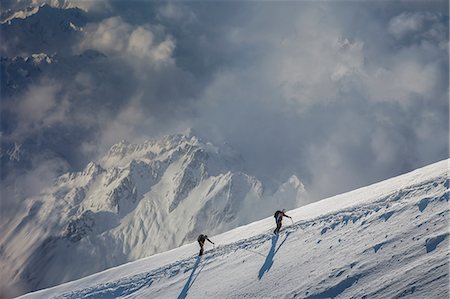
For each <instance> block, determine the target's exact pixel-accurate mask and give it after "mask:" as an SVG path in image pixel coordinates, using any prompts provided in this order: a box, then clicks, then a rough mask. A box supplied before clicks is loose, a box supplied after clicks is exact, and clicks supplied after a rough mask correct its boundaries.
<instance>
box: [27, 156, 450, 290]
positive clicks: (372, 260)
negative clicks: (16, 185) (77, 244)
mask: <svg viewBox="0 0 450 299" xmlns="http://www.w3.org/2000/svg"><path fill="white" fill-rule="evenodd" d="M449 162H450V160H444V161H441V162H438V163H435V164H432V165H429V166H426V167H424V168H421V169H417V170H415V171H413V172H410V173H407V174H405V175H402V176H399V177H395V178H392V179H389V180H386V181H383V182H380V183H377V184H374V185H370V186H368V187H364V188H361V189H357V190H355V191H352V192H348V193H345V194H341V195H338V196H334V197H331V198H328V199H325V200H322V201H320V202H316V203H313V204H309V205H307V206H304V207H301V208H298V209H295V210H292V211H288V215H291V216H292V217H293V219H294V221H295V223H293V224H292V225H289V224H290V223H289V220H288V221H287V222H286V221H285V222H284V224H285V227H284V228H283V229H282V231H281V233H280V235H279V236H274V235H273V234H272V233H271V230H272V229H273V228H274V223H273V222H274V221H273V217H268V218H266V219H263V220H261V221H257V222H254V223H252V224H249V225H246V226H242V227H239V228H236V229H233V230H231V231H229V232H226V233H223V234H221V235H217V236H210V238H211V239H212V241H214V242H215V243H216V246H215V248H212V246H210V244H208V245H207V246H208V247H207V251H206V253H205V255H204V256H203V257H202V258H199V257H197V256H196V255H197V250H198V246H197V244H196V243H192V244H188V245H184V246H182V247H179V248H177V249H173V250H171V251H168V252H165V253H161V254H156V255H154V256H150V257H148V258H144V259H141V260H138V261H134V262H131V263H128V264H125V265H122V266H118V267H115V268H112V269H109V270H105V271H103V272H100V273H97V274H94V275H91V276H88V277H85V278H83V279H79V280H76V281H73V282H69V283H66V284H63V285H60V286H56V287H53V288H50V289H45V290H41V291H38V292H34V293H30V294H27V295H25V296H22V297H21V298H54V297H58V298H113V297H116V298H326V297H336V296H337V297H345V298H400V297H414V298H448V296H449V287H448V283H449V226H448V224H449V223H448V220H449V203H448V201H449V191H448V189H449V178H448V169H449Z"/></svg>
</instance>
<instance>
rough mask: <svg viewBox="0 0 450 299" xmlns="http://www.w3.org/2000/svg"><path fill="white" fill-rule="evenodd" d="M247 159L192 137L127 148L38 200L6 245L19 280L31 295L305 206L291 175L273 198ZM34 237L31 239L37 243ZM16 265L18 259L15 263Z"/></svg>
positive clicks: (10, 230)
mask: <svg viewBox="0 0 450 299" xmlns="http://www.w3.org/2000/svg"><path fill="white" fill-rule="evenodd" d="M241 162H242V161H241V160H240V158H239V156H238V155H237V154H236V153H234V152H233V151H232V150H229V149H219V148H217V147H215V146H213V145H212V144H210V143H208V142H204V141H201V140H199V139H198V138H197V137H195V136H193V135H190V134H189V135H184V134H176V135H171V136H165V137H163V138H161V139H155V140H149V141H146V142H144V143H142V144H130V143H127V142H125V141H123V142H120V143H118V144H116V145H114V146H112V147H111V149H110V150H109V152H108V153H107V154H106V155H105V156H104V157H103V158H101V159H99V161H97V162H91V163H89V164H88V165H87V166H86V167H85V169H83V170H81V171H79V172H73V173H66V174H64V175H62V176H60V177H59V178H58V179H57V180H56V181H55V183H54V185H53V186H52V187H51V188H48V189H46V190H43V191H42V192H41V194H39V195H36V196H35V197H32V198H29V199H28V200H27V202H26V205H27V209H25V210H24V211H23V212H22V214H20V215H19V216H18V217H17V219H15V221H13V222H12V223H10V224H9V226H8V227H7V229H6V234H5V237H3V238H0V241H1V245H2V246H3V247H2V248H3V250H4V254H3V255H1V256H0V258H1V259H2V260H6V261H7V262H8V263H6V262H5V265H6V267H7V269H8V271H7V272H8V273H12V274H11V275H12V276H13V277H12V278H11V280H12V281H13V282H20V283H22V284H23V285H25V286H26V287H27V290H28V291H32V290H36V289H40V288H45V287H50V286H53V285H57V284H60V283H63V282H66V281H69V280H73V279H77V278H80V277H83V276H86V275H89V274H92V273H95V272H98V271H102V270H104V269H107V268H110V267H114V266H117V265H120V264H123V263H125V262H129V261H133V260H136V259H139V258H143V257H146V256H149V255H152V254H155V253H158V252H163V251H167V250H170V249H172V248H176V247H178V246H181V245H183V244H186V243H188V242H192V241H193V240H195V239H196V238H197V236H198V235H199V234H200V233H203V232H205V233H208V234H217V233H221V232H224V231H227V230H230V229H232V228H235V227H238V226H240V225H243V224H247V223H250V222H252V221H255V220H258V219H261V218H263V217H265V216H267V215H270V214H272V213H273V212H272V211H273V209H274V208H276V207H277V206H278V205H282V206H283V207H286V208H294V207H297V206H299V205H300V204H301V201H305V199H306V192H305V189H304V187H303V184H301V182H300V181H299V180H298V179H297V178H296V177H293V178H291V179H290V180H289V181H288V182H287V183H285V184H283V185H282V187H280V190H278V191H277V192H276V193H275V194H274V195H272V194H264V192H263V190H264V188H263V186H262V183H261V182H260V181H259V180H258V179H257V178H255V177H252V176H249V175H247V174H245V173H244V172H242V169H243V166H242V163H241ZM29 234H32V235H33V237H32V238H28V236H29ZM13 261H14V262H13Z"/></svg>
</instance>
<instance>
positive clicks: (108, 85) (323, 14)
mask: <svg viewBox="0 0 450 299" xmlns="http://www.w3.org/2000/svg"><path fill="white" fill-rule="evenodd" d="M95 3H96V2H83V5H87V6H89V5H91V4H92V5H94V4H95ZM105 5H106V6H104V7H103V8H102V9H99V10H100V11H101V13H99V12H98V11H99V10H96V11H90V10H89V9H88V10H87V11H88V12H87V13H86V15H87V19H88V22H89V23H88V24H86V25H83V26H82V27H83V30H82V31H77V32H76V33H75V35H73V36H67V39H68V40H67V41H66V42H65V43H64V44H67V45H70V46H71V47H72V48H71V49H72V50H73V51H62V53H58V54H59V55H57V56H55V63H53V64H49V65H46V66H44V65H43V64H40V65H39V66H37V67H39V68H40V70H41V71H42V73H43V74H44V75H36V76H38V77H39V80H37V79H36V77H33V76H35V74H40V73H39V72H35V73H31V76H30V78H29V79H27V80H28V81H27V80H25V79H24V80H22V79H21V80H22V81H20V82H19V81H17V82H19V83H21V84H22V82H25V81H26V82H28V83H26V84H28V85H26V84H25V83H23V84H25V86H26V88H25V89H23V86H22V85H20V84H18V86H19V85H20V86H21V89H20V91H16V90H15V91H12V90H13V88H12V87H10V89H8V90H11V92H12V93H15V95H14V98H15V99H18V100H17V101H16V102H15V104H12V101H10V100H11V99H12V98H10V97H9V96H8V97H3V99H2V101H4V103H6V106H4V107H7V109H5V110H8V111H13V115H7V117H6V118H5V117H3V122H2V132H3V134H2V136H3V137H4V139H5V140H8V142H10V143H11V144H12V143H13V142H14V141H15V140H14V138H12V137H13V136H16V135H15V134H18V133H19V132H26V133H27V134H25V135H23V136H24V137H26V138H23V139H24V140H26V142H25V143H24V145H23V148H24V149H25V150H28V151H39V150H44V149H45V150H47V151H48V152H51V153H64V159H65V161H66V162H67V164H68V165H70V168H71V169H79V168H80V167H82V166H83V163H86V162H87V161H88V160H90V159H95V158H96V157H98V155H101V154H102V153H103V152H104V151H105V149H106V148H107V147H108V146H110V145H111V144H113V143H115V142H118V141H120V140H121V139H129V140H130V141H139V140H142V139H143V138H146V137H152V136H160V135H162V134H167V133H172V132H175V131H181V130H183V129H185V128H186V127H193V128H194V130H195V131H196V132H198V133H199V134H200V135H203V137H206V138H208V139H211V140H212V141H214V142H217V143H218V144H221V143H222V142H227V143H228V144H229V145H231V146H232V147H234V148H235V149H236V150H238V151H239V152H240V153H242V155H243V157H244V159H245V160H246V161H247V164H248V165H247V166H248V172H250V173H251V174H254V175H256V176H258V177H260V178H263V179H264V181H265V182H266V183H269V184H273V185H277V183H279V182H280V181H284V180H286V179H287V178H288V177H290V176H291V175H292V174H293V173H294V174H296V175H298V176H299V177H300V178H301V179H302V180H304V181H305V185H306V187H307V188H308V190H309V191H310V192H311V193H312V194H314V195H315V196H316V198H320V197H323V196H326V195H331V194H334V193H338V192H343V191H345V190H349V189H352V188H356V187H358V186H361V185H364V184H368V183H371V182H374V181H377V180H381V179H385V178H388V177H391V176H394V175H397V174H400V173H402V172H405V171H408V170H411V169H413V168H415V167H419V166H421V165H424V164H427V163H431V162H434V161H437V160H439V159H444V158H446V157H447V156H448V142H447V139H448V28H447V27H448V26H447V23H446V22H447V21H446V20H448V3H444V2H442V3H436V2H433V3H430V4H425V3H410V2H408V4H404V3H400V2H399V3H390V2H380V3H374V2H370V3H353V2H352V3H349V2H336V3H331V2H321V3H316V2H283V3H278V2H277V3H272V2H248V3H247V2H239V3H237V2H230V3H224V2H221V3H209V2H189V3H184V2H183V3H179V2H172V3H156V2H132V3H126V4H125V3H123V2H117V1H112V2H107V3H106V4H105ZM52 13H56V12H52ZM446 18H447V19H446ZM44 45H45V44H44ZM39 47H42V44H39ZM61 47H62V46H61ZM30 49H34V48H32V47H31V46H30ZM39 49H41V48H39ZM30 51H31V50H30ZM8 63H11V64H14V63H16V64H18V62H12V60H11V61H10V62H8ZM24 63H25V62H24ZM20 67H21V68H23V69H26V70H28V68H24V67H23V65H22V66H20ZM11 68H12V67H10V66H8V67H5V68H3V69H2V72H4V71H5V72H6V70H8V71H9V70H11ZM2 74H3V73H2ZM8 74H9V73H8ZM42 77H45V78H47V79H45V80H44V79H42ZM25 78H28V77H25ZM11 82H12V81H11ZM17 82H14V83H17ZM2 84H3V83H2ZM11 86H13V85H11ZM2 87H3V85H2ZM2 90H3V89H2ZM24 90H25V91H24ZM2 92H3V91H2ZM2 95H3V94H2ZM34 95H36V98H34ZM32 111H35V112H36V113H35V114H33V115H32V116H30V117H29V119H27V115H30V113H31V112H32ZM18 120H21V124H20V125H19V121H18ZM5 123H6V125H5ZM32 132H33V133H32ZM49 136H51V138H50V137H49ZM67 136H69V137H67ZM42 141H44V142H42ZM59 158H61V157H60V156H59Z"/></svg>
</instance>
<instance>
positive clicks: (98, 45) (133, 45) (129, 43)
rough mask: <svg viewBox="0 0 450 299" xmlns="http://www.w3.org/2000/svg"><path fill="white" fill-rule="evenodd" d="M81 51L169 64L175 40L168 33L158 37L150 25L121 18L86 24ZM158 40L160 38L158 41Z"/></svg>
mask: <svg viewBox="0 0 450 299" xmlns="http://www.w3.org/2000/svg"><path fill="white" fill-rule="evenodd" d="M84 32H85V35H84V39H83V40H82V41H81V44H80V48H81V50H85V49H96V50H99V51H101V52H103V53H106V54H107V55H130V56H131V59H133V58H138V59H140V61H141V62H144V63H145V62H146V63H148V64H170V63H172V62H173V60H172V54H173V51H174V49H175V41H174V39H173V38H172V37H171V36H169V35H166V36H163V37H161V38H158V34H155V33H154V32H153V31H152V30H151V28H150V27H149V26H132V25H130V24H129V23H126V22H124V21H123V20H122V19H121V18H120V17H111V18H108V19H106V20H103V21H102V22H100V23H94V24H88V25H87V26H86V28H85V30H84ZM158 39H161V40H158Z"/></svg>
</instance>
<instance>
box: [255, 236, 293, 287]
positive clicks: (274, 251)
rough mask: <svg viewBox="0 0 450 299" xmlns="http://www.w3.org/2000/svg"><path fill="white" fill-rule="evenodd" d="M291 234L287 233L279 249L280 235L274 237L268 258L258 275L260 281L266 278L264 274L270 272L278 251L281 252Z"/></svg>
mask: <svg viewBox="0 0 450 299" xmlns="http://www.w3.org/2000/svg"><path fill="white" fill-rule="evenodd" d="M289 234H290V232H287V233H286V236H285V238H284V240H283V241H282V242H281V243H280V245H278V248H276V247H277V242H278V239H279V235H274V236H273V237H272V246H271V247H270V250H269V253H268V254H267V256H266V260H265V261H264V264H263V265H262V266H261V269H259V273H258V279H259V280H261V278H262V277H263V276H264V274H265V273H266V272H269V270H270V268H271V267H272V265H273V258H274V256H275V254H277V252H278V250H280V247H281V246H282V245H283V244H284V242H286V240H287V238H288V237H289ZM275 248H276V249H275Z"/></svg>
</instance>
